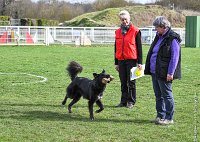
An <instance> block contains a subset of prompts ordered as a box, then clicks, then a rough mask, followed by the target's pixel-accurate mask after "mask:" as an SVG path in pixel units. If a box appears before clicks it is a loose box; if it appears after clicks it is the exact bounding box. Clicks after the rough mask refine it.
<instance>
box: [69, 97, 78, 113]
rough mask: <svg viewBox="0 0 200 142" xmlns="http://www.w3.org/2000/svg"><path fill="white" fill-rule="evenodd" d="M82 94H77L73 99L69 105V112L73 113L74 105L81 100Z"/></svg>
mask: <svg viewBox="0 0 200 142" xmlns="http://www.w3.org/2000/svg"><path fill="white" fill-rule="evenodd" d="M80 98H81V96H76V97H75V98H74V99H73V100H72V101H71V103H70V104H69V105H68V111H69V113H72V110H71V109H72V106H73V105H74V104H75V103H77V102H78V101H79V100H80Z"/></svg>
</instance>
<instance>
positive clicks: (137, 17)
mask: <svg viewBox="0 0 200 142" xmlns="http://www.w3.org/2000/svg"><path fill="white" fill-rule="evenodd" d="M124 9H126V10H128V11H129V12H130V14H131V21H132V22H133V23H134V24H135V25H136V26H138V27H146V26H150V25H152V21H153V20H154V19H155V17H156V16H159V15H163V16H166V17H168V19H169V21H170V22H171V24H172V27H179V28H182V27H185V19H186V18H185V17H186V16H193V15H198V16H199V15H200V13H198V12H193V11H186V10H179V11H175V10H170V9H168V8H165V7H161V6H158V5H146V6H128V7H123V8H108V9H105V10H102V11H97V12H92V13H86V14H83V15H80V16H78V17H75V18H74V19H72V20H70V21H65V23H64V26H79V27H105V26H106V27H115V26H119V25H120V21H119V19H118V13H119V11H121V10H124Z"/></svg>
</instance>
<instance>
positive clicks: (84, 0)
mask: <svg viewBox="0 0 200 142" xmlns="http://www.w3.org/2000/svg"><path fill="white" fill-rule="evenodd" d="M32 1H33V2H37V1H38V0H32ZM60 1H63V0H60ZM64 1H66V2H71V3H90V2H94V1H95V0H64ZM127 1H132V0H127ZM134 1H135V2H138V3H141V4H145V3H151V2H155V0H134Z"/></svg>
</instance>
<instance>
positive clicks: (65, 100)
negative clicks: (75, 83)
mask: <svg viewBox="0 0 200 142" xmlns="http://www.w3.org/2000/svg"><path fill="white" fill-rule="evenodd" d="M67 98H68V97H67V94H66V96H65V98H64V100H63V101H62V105H65V104H66V102H67Z"/></svg>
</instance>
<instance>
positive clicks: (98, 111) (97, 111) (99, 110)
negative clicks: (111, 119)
mask: <svg viewBox="0 0 200 142" xmlns="http://www.w3.org/2000/svg"><path fill="white" fill-rule="evenodd" d="M102 110H104V109H103V108H102V109H98V110H96V111H95V112H96V113H100V112H101V111H102Z"/></svg>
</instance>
